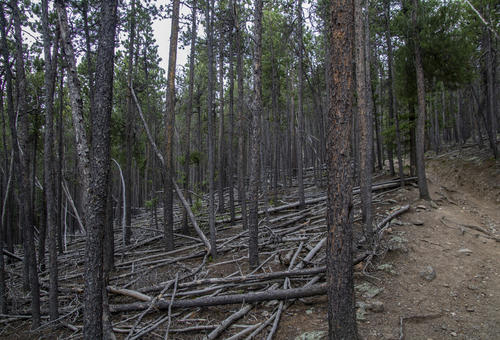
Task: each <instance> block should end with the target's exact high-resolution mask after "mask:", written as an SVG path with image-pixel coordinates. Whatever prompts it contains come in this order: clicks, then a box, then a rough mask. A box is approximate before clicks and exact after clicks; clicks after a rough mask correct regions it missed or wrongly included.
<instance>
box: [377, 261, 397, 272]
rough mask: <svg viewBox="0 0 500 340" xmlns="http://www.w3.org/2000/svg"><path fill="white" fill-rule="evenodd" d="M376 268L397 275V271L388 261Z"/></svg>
mask: <svg viewBox="0 0 500 340" xmlns="http://www.w3.org/2000/svg"><path fill="white" fill-rule="evenodd" d="M377 269H378V270H381V271H384V272H386V273H389V274H391V275H397V272H396V271H395V270H394V266H393V265H392V264H390V263H384V264H381V265H379V266H378V267H377Z"/></svg>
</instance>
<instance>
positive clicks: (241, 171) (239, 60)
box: [234, 0, 248, 229]
mask: <svg viewBox="0 0 500 340" xmlns="http://www.w3.org/2000/svg"><path fill="white" fill-rule="evenodd" d="M236 1H238V0H236ZM237 7H238V9H237V10H238V11H237V10H235V11H234V12H235V21H236V23H235V25H236V73H237V74H238V131H239V133H238V200H239V202H240V206H241V215H242V216H243V229H248V220H247V199H246V185H245V162H244V160H245V159H244V150H245V143H244V139H245V128H246V126H245V113H244V110H243V107H244V100H245V99H244V97H243V93H244V91H243V49H242V47H241V44H242V39H243V33H242V30H243V29H244V27H245V25H244V24H242V23H240V18H239V17H238V15H237V13H239V11H240V10H241V9H242V6H241V5H238V6H237Z"/></svg>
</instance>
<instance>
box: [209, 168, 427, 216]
mask: <svg viewBox="0 0 500 340" xmlns="http://www.w3.org/2000/svg"><path fill="white" fill-rule="evenodd" d="M416 179H417V178H416V177H408V178H405V179H404V183H410V182H414V181H415V180H416ZM400 185H401V180H399V179H398V180H393V181H388V182H382V183H375V184H373V185H372V191H378V190H385V189H392V188H397V187H399V186H400ZM359 192H360V189H359V187H355V188H354V189H353V192H352V193H353V195H356V194H359ZM323 201H326V196H320V197H316V198H311V199H308V200H306V201H305V204H306V205H311V204H315V203H319V202H323ZM299 206H300V202H299V201H297V202H292V203H289V204H285V205H280V206H278V207H271V208H268V209H267V211H265V210H259V211H258V214H259V215H263V214H265V213H268V214H272V213H275V212H278V211H282V210H286V209H292V208H298V207H299ZM239 219H241V215H236V216H235V220H239ZM229 222H231V218H224V219H219V220H217V221H216V223H229ZM233 222H234V221H233Z"/></svg>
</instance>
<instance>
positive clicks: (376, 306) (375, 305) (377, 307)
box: [368, 301, 384, 313]
mask: <svg viewBox="0 0 500 340" xmlns="http://www.w3.org/2000/svg"><path fill="white" fill-rule="evenodd" d="M368 310H370V311H372V312H374V313H382V312H383V311H384V303H383V302H382V301H372V302H371V303H370V304H369V305H368Z"/></svg>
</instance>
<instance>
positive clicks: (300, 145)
mask: <svg viewBox="0 0 500 340" xmlns="http://www.w3.org/2000/svg"><path fill="white" fill-rule="evenodd" d="M297 16H298V23H297V25H298V43H299V46H298V49H299V60H298V71H297V73H298V76H299V103H298V104H299V112H298V116H299V117H298V118H299V119H298V120H299V131H298V138H297V142H298V143H297V168H298V172H297V177H298V178H297V180H298V184H299V201H300V202H301V205H303V204H304V201H305V197H304V174H303V172H304V159H303V157H304V103H303V99H304V98H303V97H304V66H303V64H304V50H303V49H304V46H303V40H304V37H303V33H302V31H303V23H302V21H303V20H302V0H299V1H298V3H297Z"/></svg>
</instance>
